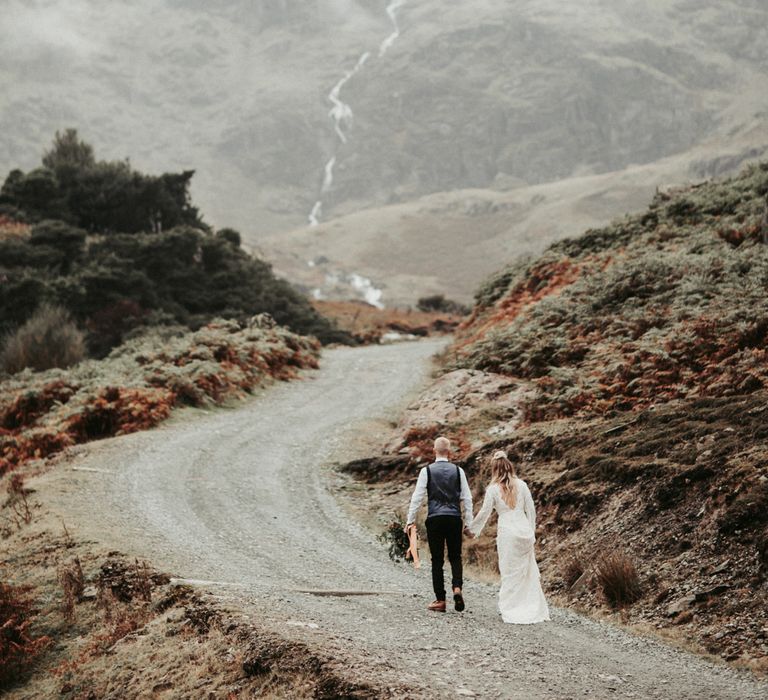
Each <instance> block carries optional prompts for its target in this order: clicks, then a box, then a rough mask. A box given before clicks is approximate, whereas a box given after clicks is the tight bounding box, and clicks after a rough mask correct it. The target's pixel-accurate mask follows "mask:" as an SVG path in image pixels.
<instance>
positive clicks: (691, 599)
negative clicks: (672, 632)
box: [667, 595, 697, 617]
mask: <svg viewBox="0 0 768 700" xmlns="http://www.w3.org/2000/svg"><path fill="white" fill-rule="evenodd" d="M696 601H697V598H696V596H695V595H687V596H684V597H683V598H678V599H677V600H675V601H673V602H672V603H670V604H669V606H668V607H667V617H675V616H676V615H679V614H680V613H682V612H683V611H685V610H688V608H690V607H691V606H693V605H695V604H696Z"/></svg>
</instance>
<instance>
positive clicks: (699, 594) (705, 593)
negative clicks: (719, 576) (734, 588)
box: [693, 583, 729, 603]
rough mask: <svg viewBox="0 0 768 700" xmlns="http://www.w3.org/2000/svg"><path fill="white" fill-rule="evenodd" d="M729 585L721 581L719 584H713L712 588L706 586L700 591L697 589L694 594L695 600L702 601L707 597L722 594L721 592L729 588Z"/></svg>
mask: <svg viewBox="0 0 768 700" xmlns="http://www.w3.org/2000/svg"><path fill="white" fill-rule="evenodd" d="M728 588H729V587H728V586H726V585H725V584H723V583H721V584H718V585H717V586H712V587H711V588H706V589H703V590H700V591H696V592H695V593H694V594H693V598H694V601H695V602H697V603H700V602H701V601H703V600H707V598H711V597H712V596H716V595H720V594H721V593H724V592H725V591H727V590H728Z"/></svg>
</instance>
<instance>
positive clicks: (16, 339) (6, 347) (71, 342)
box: [0, 304, 86, 374]
mask: <svg viewBox="0 0 768 700" xmlns="http://www.w3.org/2000/svg"><path fill="white" fill-rule="evenodd" d="M85 354H86V353H85V336H84V335H83V333H82V332H81V331H80V330H79V329H78V328H77V326H76V325H75V323H74V322H73V321H72V317H71V316H70V315H69V312H68V311H66V310H65V309H63V308H61V307H60V306H50V305H48V304H44V305H43V306H41V307H40V308H39V309H38V310H37V311H36V312H35V314H34V315H33V316H32V317H31V318H30V319H29V320H28V321H27V322H26V323H25V324H24V325H23V326H21V328H19V329H18V330H17V331H16V332H15V333H13V334H12V335H10V336H8V337H7V338H6V340H5V343H4V344H3V349H2V353H0V367H2V369H3V371H5V372H8V373H10V374H14V373H15V372H20V371H21V370H23V369H26V368H27V367H29V368H31V369H34V370H38V371H39V370H46V369H52V368H54V367H60V368H65V367H71V366H72V365H74V364H77V363H78V362H80V361H81V360H82V359H83V358H84V357H85Z"/></svg>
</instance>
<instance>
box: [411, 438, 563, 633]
mask: <svg viewBox="0 0 768 700" xmlns="http://www.w3.org/2000/svg"><path fill="white" fill-rule="evenodd" d="M434 448H435V461H434V462H433V463H432V464H430V465H429V466H427V467H424V468H423V469H422V470H421V472H420V473H419V478H418V480H417V481H416V488H415V489H414V492H413V496H412V497H411V504H410V508H409V509H408V518H407V521H406V523H407V524H406V526H405V530H406V533H408V535H409V536H411V534H412V533H411V531H412V530H415V527H416V524H415V522H416V513H417V512H418V510H419V507H420V506H421V504H422V502H423V501H424V498H425V497H426V498H427V502H428V513H427V521H426V527H427V542H428V543H429V552H430V555H431V557H432V586H433V588H434V590H435V600H434V602H432V603H430V605H429V606H428V608H429V610H433V611H435V612H445V609H446V591H445V583H444V579H443V564H444V562H445V550H446V548H447V550H448V561H449V562H450V565H451V585H452V588H453V601H454V606H455V609H456V610H457V611H459V612H461V611H462V610H464V607H465V604H464V594H463V592H462V585H463V580H462V561H461V541H462V535H466V536H468V537H477V536H478V535H479V534H480V532H481V531H482V529H483V528H484V527H485V525H486V523H487V522H488V518H489V517H490V515H491V513H492V512H493V510H496V512H497V513H498V515H499V523H498V534H497V535H496V548H497V552H498V557H499V572H500V573H501V589H500V590H499V612H500V613H501V617H502V618H503V620H504V622H510V623H516V624H531V623H535V622H542V621H544V620H549V608H548V606H547V601H546V599H545V598H544V592H543V591H542V589H541V582H540V578H539V567H538V565H537V564H536V556H535V554H534V543H535V542H536V534H535V533H536V509H535V507H534V505H533V498H531V492H530V490H529V489H528V485H527V484H526V483H525V482H524V481H523V480H522V479H519V478H518V477H517V474H516V472H515V465H514V464H513V463H512V462H511V461H510V460H509V458H508V457H507V454H506V453H505V452H503V451H501V450H499V451H497V452H495V453H494V454H493V456H492V457H491V461H490V465H491V483H490V484H489V485H488V487H487V488H486V490H485V498H484V499H483V506H482V508H481V509H480V512H479V513H478V514H477V515H476V516H474V517H473V511H472V493H471V492H470V490H469V484H468V483H467V477H466V475H465V474H464V470H463V469H461V468H460V467H458V466H457V465H455V464H453V463H452V462H451V461H450V460H449V454H450V450H451V443H450V441H449V440H448V438H445V437H439V438H437V439H436V440H435V445H434ZM462 511H463V522H462Z"/></svg>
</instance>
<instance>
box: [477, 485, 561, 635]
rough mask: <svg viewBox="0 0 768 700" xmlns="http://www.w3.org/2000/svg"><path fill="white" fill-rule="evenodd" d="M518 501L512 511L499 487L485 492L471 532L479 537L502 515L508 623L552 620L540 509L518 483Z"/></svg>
mask: <svg viewBox="0 0 768 700" xmlns="http://www.w3.org/2000/svg"><path fill="white" fill-rule="evenodd" d="M516 487H517V500H516V503H515V507H514V508H510V507H509V506H508V505H507V504H506V502H505V501H504V499H503V498H502V497H501V490H500V488H499V485H498V484H490V485H489V486H488V488H487V489H486V490H485V498H484V499H483V507H482V508H481V509H480V512H479V513H478V514H477V515H476V516H475V519H474V520H473V521H472V524H471V525H470V526H469V529H470V530H471V531H472V533H473V534H474V535H475V536H477V535H479V534H480V531H481V530H482V529H483V528H484V527H485V524H486V523H487V522H488V518H489V517H490V515H491V513H492V512H493V510H494V509H496V512H497V513H498V514H499V526H498V534H497V535H496V549H497V551H498V554H499V571H500V572H501V589H500V590H499V612H500V613H501V617H502V618H503V620H504V622H512V623H516V624H522V625H526V624H531V623H534V622H543V621H544V620H549V607H548V606H547V601H546V599H545V598H544V591H542V590H541V581H540V577H539V567H538V565H537V564H536V555H535V553H534V543H535V542H536V535H535V532H536V509H535V508H534V505H533V498H531V492H530V490H529V489H528V485H527V484H526V483H525V482H524V481H523V480H522V479H517V480H516Z"/></svg>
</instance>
